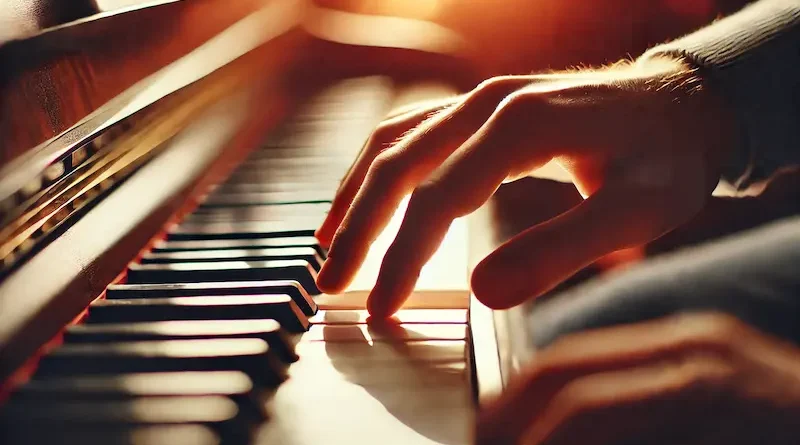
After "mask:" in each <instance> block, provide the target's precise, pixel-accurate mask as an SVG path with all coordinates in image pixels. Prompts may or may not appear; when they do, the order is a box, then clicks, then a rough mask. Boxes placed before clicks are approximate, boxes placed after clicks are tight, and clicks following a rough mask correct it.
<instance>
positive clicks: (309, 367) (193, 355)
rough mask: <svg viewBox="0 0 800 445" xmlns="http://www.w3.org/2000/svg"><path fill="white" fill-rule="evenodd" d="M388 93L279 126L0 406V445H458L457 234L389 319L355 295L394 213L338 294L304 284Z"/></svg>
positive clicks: (365, 86) (339, 88) (463, 417)
mask: <svg viewBox="0 0 800 445" xmlns="http://www.w3.org/2000/svg"><path fill="white" fill-rule="evenodd" d="M393 95H394V91H393V88H392V86H391V85H390V84H388V83H386V82H385V81H384V80H382V79H378V78H369V79H358V80H351V81H347V82H344V83H342V84H340V85H336V86H334V87H332V88H331V89H329V90H327V91H324V92H322V93H321V94H319V95H318V96H316V97H315V98H314V100H312V101H311V103H309V104H308V105H307V106H306V107H304V108H303V109H301V110H299V111H298V112H297V113H296V114H295V115H294V116H293V118H292V119H291V120H290V121H289V122H287V123H285V124H284V125H283V126H282V127H281V128H279V129H278V130H277V131H275V132H274V133H273V134H272V135H271V137H270V139H269V140H268V141H267V142H266V143H265V144H264V146H263V147H262V148H260V149H258V150H255V151H254V152H253V153H252V155H251V156H250V157H249V159H248V160H246V161H245V162H244V163H243V164H242V165H241V166H240V167H239V168H238V170H236V171H235V172H234V173H233V174H232V175H231V177H230V178H229V179H228V180H227V182H225V183H223V184H220V185H218V186H217V187H215V188H214V189H213V190H211V191H210V192H209V194H208V195H207V196H205V197H204V198H203V199H202V201H201V203H200V204H199V206H198V207H197V209H196V210H195V211H194V212H193V213H191V214H190V215H187V216H185V217H184V218H183V219H182V221H180V222H179V223H177V224H175V225H174V226H172V227H169V228H168V230H167V235H166V237H165V238H164V239H162V240H159V241H157V242H156V243H155V244H153V246H152V248H150V249H149V250H148V251H146V252H144V253H143V254H142V256H141V258H140V259H138V260H137V261H135V262H133V263H131V264H130V265H129V267H128V270H127V274H126V279H125V280H124V281H123V282H120V283H117V284H112V285H110V286H109V287H108V289H107V291H106V293H105V298H102V299H98V300H96V301H94V302H93V303H92V304H91V305H90V306H89V308H88V311H87V316H86V317H85V320H83V321H82V322H81V323H79V324H76V325H73V326H70V327H68V328H67V329H66V330H65V332H64V335H63V344H61V345H59V346H58V347H56V348H55V349H53V350H52V351H50V352H49V353H47V354H46V355H45V356H44V357H42V359H41V360H40V362H39V365H38V367H37V369H36V371H35V373H34V374H33V376H32V378H31V380H30V381H29V382H28V383H26V384H25V385H23V386H21V387H20V388H19V389H18V390H17V391H15V392H14V393H13V394H12V396H11V398H10V400H9V401H8V403H6V405H5V406H4V407H3V409H2V414H0V430H2V431H5V432H6V433H4V434H5V436H4V441H3V443H9V444H12V443H13V444H16V443H19V444H32V443H48V444H51V443H59V444H72V443H75V444H78V443H80V444H90V443H103V444H140V443H141V444H162V443H163V444H184V443H185V444H194V445H201V444H206V443H207V444H223V445H228V444H231V445H238V444H250V443H253V444H281V445H305V444H319V443H325V444H332V445H336V444H362V443H363V444H403V445H415V444H449V445H452V444H462V443H468V441H469V431H470V425H471V416H472V412H473V410H474V392H473V385H472V382H471V379H472V376H471V371H470V369H471V364H470V359H469V357H470V356H471V344H470V340H469V326H468V302H469V292H468V291H467V288H466V282H467V281H466V278H467V275H466V274H467V256H466V238H465V236H466V229H465V227H464V225H463V224H462V223H461V222H457V223H456V224H454V227H453V230H452V231H451V233H450V234H449V235H448V237H447V239H446V240H445V243H444V245H443V248H442V249H440V251H439V252H438V253H437V255H436V256H435V258H434V259H433V261H432V262H431V263H430V264H429V265H428V266H427V267H426V268H425V270H423V273H422V275H421V277H420V285H419V286H418V289H417V291H416V292H415V293H414V295H413V296H412V298H411V300H410V302H409V305H408V308H407V309H404V310H403V311H401V312H400V313H398V314H397V316H396V317H395V319H394V321H393V322H392V323H385V324H367V314H366V311H365V310H364V301H365V298H366V295H367V291H368V289H369V288H370V287H371V286H372V283H373V282H374V279H375V276H376V274H377V268H378V266H379V262H380V258H381V257H382V252H383V251H384V250H385V248H386V247H387V244H388V242H389V241H390V240H391V239H392V234H393V231H394V230H396V228H397V226H398V223H399V216H398V217H396V218H395V220H394V221H393V223H392V224H390V227H389V229H387V231H386V232H385V233H384V235H383V236H382V237H381V238H380V239H379V240H378V241H377V242H376V243H375V244H374V245H373V249H372V251H371V252H370V255H369V257H368V260H367V264H366V265H365V267H364V268H363V269H362V271H361V273H360V274H359V276H358V277H357V278H356V280H355V282H354V284H353V286H352V287H351V290H350V291H348V292H346V293H344V294H342V295H320V294H319V290H318V289H317V288H316V286H315V284H314V280H315V278H316V274H317V272H318V271H319V269H320V266H321V263H322V261H323V260H324V257H325V250H324V249H322V248H321V247H320V246H319V245H318V244H317V242H316V240H315V239H314V237H313V231H314V229H315V228H316V227H317V226H318V224H319V223H320V222H321V220H322V218H323V217H324V215H325V212H326V211H327V209H328V207H329V205H330V200H331V198H332V196H333V194H334V192H335V190H336V187H337V184H338V181H339V180H340V179H341V177H342V176H343V175H344V174H345V173H346V171H347V168H348V167H349V166H350V164H351V162H352V160H353V159H354V157H355V155H356V154H357V151H358V149H359V148H360V147H361V146H362V145H363V143H364V141H365V140H366V138H367V137H368V136H369V134H370V132H371V131H372V129H373V128H374V126H375V125H376V124H377V122H378V120H379V119H380V118H381V117H382V116H383V115H384V114H385V112H386V111H388V108H389V107H390V106H391V104H392V99H393ZM398 215H400V213H398Z"/></svg>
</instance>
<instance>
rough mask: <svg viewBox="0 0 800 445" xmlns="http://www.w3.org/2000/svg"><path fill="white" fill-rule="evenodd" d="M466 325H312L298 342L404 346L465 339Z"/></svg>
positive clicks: (466, 335) (466, 334)
mask: <svg viewBox="0 0 800 445" xmlns="http://www.w3.org/2000/svg"><path fill="white" fill-rule="evenodd" d="M467 337H468V333H467V325H465V324H434V323H419V324H411V325H389V324H384V325H383V326H372V325H366V324H357V325H318V326H311V328H310V329H309V330H308V332H306V333H305V334H304V335H303V337H302V340H301V341H304V342H306V341H324V342H328V343H335V342H363V341H365V340H367V341H372V342H390V343H405V342H412V341H428V340H458V341H465V340H467Z"/></svg>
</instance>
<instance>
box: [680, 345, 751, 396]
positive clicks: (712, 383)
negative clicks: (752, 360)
mask: <svg viewBox="0 0 800 445" xmlns="http://www.w3.org/2000/svg"><path fill="white" fill-rule="evenodd" d="M676 375H677V378H676V381H677V384H676V388H675V389H676V390H677V391H680V392H690V393H704V394H705V393H716V392H718V391H719V390H721V389H724V388H727V387H729V386H731V385H732V384H733V383H734V382H735V378H736V369H735V368H734V367H733V366H732V365H730V364H729V363H728V362H726V361H725V360H723V359H721V358H719V357H715V356H713V355H711V354H692V355H690V356H688V357H686V358H684V360H683V361H682V362H681V363H680V364H679V365H678V366H677V368H676Z"/></svg>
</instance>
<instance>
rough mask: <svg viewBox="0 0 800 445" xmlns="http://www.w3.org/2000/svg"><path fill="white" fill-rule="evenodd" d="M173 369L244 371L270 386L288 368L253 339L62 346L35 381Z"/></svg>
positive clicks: (44, 360) (47, 357)
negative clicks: (39, 379) (50, 378)
mask: <svg viewBox="0 0 800 445" xmlns="http://www.w3.org/2000/svg"><path fill="white" fill-rule="evenodd" d="M174 371H242V372H244V373H245V374H247V375H248V377H250V378H251V379H252V380H253V382H254V383H255V384H256V385H257V386H259V387H261V388H274V387H276V386H278V385H279V384H280V383H281V382H283V380H284V379H285V377H286V364H285V363H283V362H282V361H281V360H280V359H279V358H278V357H277V356H276V353H275V351H272V349H271V348H270V347H269V345H268V344H267V342H265V341H263V340H259V339H255V338H235V339H213V340H157V341H155V340H153V341H137V342H112V343H91V344H64V345H61V346H60V347H58V348H56V349H54V350H53V351H50V352H49V353H48V354H47V355H45V356H44V357H43V358H42V360H41V361H40V362H39V367H38V369H37V370H36V374H34V378H48V377H63V376H70V375H72V376H74V375H111V374H125V373H141V372H174Z"/></svg>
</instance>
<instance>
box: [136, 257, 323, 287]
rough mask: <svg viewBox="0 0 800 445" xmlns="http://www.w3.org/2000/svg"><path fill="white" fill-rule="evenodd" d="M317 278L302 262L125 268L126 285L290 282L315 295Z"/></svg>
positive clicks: (256, 262)
mask: <svg viewBox="0 0 800 445" xmlns="http://www.w3.org/2000/svg"><path fill="white" fill-rule="evenodd" d="M316 279H317V272H316V271H315V270H314V268H313V267H312V266H311V264H309V263H308V261H304V260H275V261H220V262H217V263H171V264H135V263H132V264H130V265H129V266H128V282H129V283H132V284H146V283H192V282H201V281H206V282H214V281H267V280H292V281H297V282H298V283H300V285H301V286H303V288H304V289H305V290H306V292H308V293H309V294H312V295H317V294H319V293H320V292H319V289H317V284H316Z"/></svg>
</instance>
